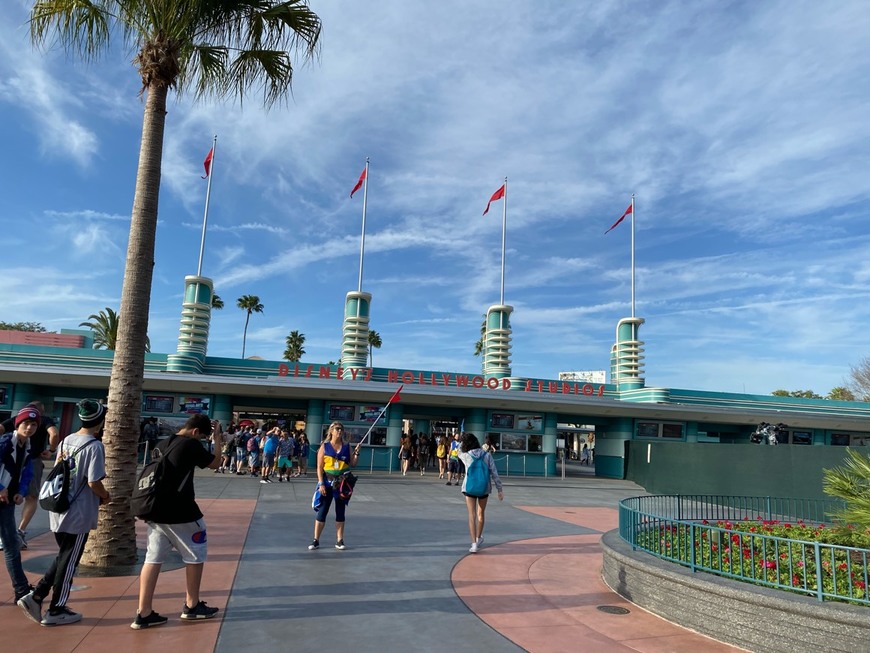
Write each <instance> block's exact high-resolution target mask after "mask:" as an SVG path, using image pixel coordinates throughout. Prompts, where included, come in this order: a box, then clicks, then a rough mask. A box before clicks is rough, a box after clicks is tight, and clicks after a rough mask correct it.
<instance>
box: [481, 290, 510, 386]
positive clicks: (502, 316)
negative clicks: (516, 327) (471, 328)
mask: <svg viewBox="0 0 870 653" xmlns="http://www.w3.org/2000/svg"><path fill="white" fill-rule="evenodd" d="M513 310H514V307H513V306H507V305H505V304H496V305H494V306H490V307H489V310H487V312H486V331H485V332H484V334H483V375H484V376H485V377H487V378H496V379H503V378H505V377H508V376H510V375H511V323H510V315H511V313H512V312H513Z"/></svg>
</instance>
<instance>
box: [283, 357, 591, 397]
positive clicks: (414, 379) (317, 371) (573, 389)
mask: <svg viewBox="0 0 870 653" xmlns="http://www.w3.org/2000/svg"><path fill="white" fill-rule="evenodd" d="M372 373H373V372H372V368H371V367H333V366H331V365H302V366H300V365H299V364H298V363H297V364H296V365H294V366H293V367H290V366H289V365H287V364H285V363H281V364H280V365H278V376H298V377H302V378H318V379H338V380H351V381H372V380H373V379H372ZM387 383H404V384H405V385H414V384H416V385H435V386H437V385H440V386H445V387H446V386H453V387H456V388H488V389H490V390H510V389H511V381H510V379H497V378H494V377H490V378H486V377H484V376H481V375H468V374H448V373H446V372H410V371H407V370H405V371H399V370H387ZM522 390H523V392H547V393H550V394H563V395H585V396H587V397H602V396H604V386H603V385H599V386H597V387H596V386H593V385H592V384H591V383H568V382H566V381H533V380H532V379H526V381H525V384H524V386H523V388H522Z"/></svg>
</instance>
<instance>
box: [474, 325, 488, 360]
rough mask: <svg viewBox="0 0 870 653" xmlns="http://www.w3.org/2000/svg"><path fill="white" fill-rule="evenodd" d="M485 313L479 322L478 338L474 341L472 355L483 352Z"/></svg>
mask: <svg viewBox="0 0 870 653" xmlns="http://www.w3.org/2000/svg"><path fill="white" fill-rule="evenodd" d="M485 341H486V315H484V316H483V321H482V322H481V323H480V340H478V341H477V342H475V343H474V355H475V356H480V355H481V354H482V353H483V348H484V346H485V344H486V342H485Z"/></svg>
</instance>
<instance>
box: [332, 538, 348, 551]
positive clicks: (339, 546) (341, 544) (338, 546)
mask: <svg viewBox="0 0 870 653" xmlns="http://www.w3.org/2000/svg"><path fill="white" fill-rule="evenodd" d="M335 548H336V549H338V550H339V551H344V550H345V549H346V548H347V547H346V546H345V545H344V540H339V541H338V542H336V543H335Z"/></svg>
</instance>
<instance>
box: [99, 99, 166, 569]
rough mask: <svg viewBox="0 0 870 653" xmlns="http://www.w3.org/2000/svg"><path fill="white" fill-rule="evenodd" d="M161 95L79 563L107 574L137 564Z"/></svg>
mask: <svg viewBox="0 0 870 653" xmlns="http://www.w3.org/2000/svg"><path fill="white" fill-rule="evenodd" d="M166 96H167V89H166V88H165V87H154V86H153V85H152V86H151V87H149V88H148V89H147V98H146V101H145V115H144V117H143V121H142V143H141V146H140V149H139V169H138V171H137V173H136V193H135V196H134V198H133V213H132V219H131V221H130V239H129V242H128V243H127V262H126V267H125V270H124V283H123V286H122V289H121V307H120V310H119V311H118V313H119V315H120V316H121V317H120V324H119V327H118V341H117V345H116V348H115V355H114V359H113V362H112V377H111V380H110V381H109V406H108V416H107V418H106V427H105V432H104V435H103V443H104V444H105V446H106V476H107V478H106V479H105V480H104V484H105V485H106V489H107V490H108V491H109V494H110V495H111V501H110V502H109V503H108V504H106V505H104V506H102V507H101V508H100V521H99V526H98V527H97V530H96V531H95V532H94V533H93V534H92V536H91V538H90V539H89V540H88V545H87V548H86V549H85V553H84V556H83V557H82V563H83V564H87V565H91V566H94V567H97V568H98V569H102V570H105V571H106V573H112V571H113V570H118V569H122V568H123V567H128V566H130V565H133V564H135V563H136V529H135V520H134V518H133V516H132V514H131V513H130V495H131V493H132V491H133V485H134V483H135V480H136V462H137V447H138V443H139V417H140V411H141V404H142V385H143V376H144V372H145V340H146V337H147V334H148V310H149V307H150V303H151V279H152V273H153V268H154V245H155V237H156V231H157V205H158V196H159V194H160V162H161V160H162V157H163V130H164V126H165V123H166Z"/></svg>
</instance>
